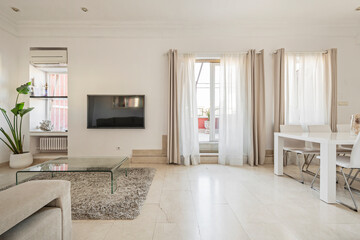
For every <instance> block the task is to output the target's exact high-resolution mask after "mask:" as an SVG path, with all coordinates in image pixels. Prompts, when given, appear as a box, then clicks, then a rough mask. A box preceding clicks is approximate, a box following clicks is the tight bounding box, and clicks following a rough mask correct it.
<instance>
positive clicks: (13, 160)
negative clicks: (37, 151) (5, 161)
mask: <svg viewBox="0 0 360 240" xmlns="http://www.w3.org/2000/svg"><path fill="white" fill-rule="evenodd" d="M32 163H33V156H32V154H31V153H22V154H13V153H11V155H10V163H9V166H10V168H24V167H28V166H30V165H31V164H32Z"/></svg>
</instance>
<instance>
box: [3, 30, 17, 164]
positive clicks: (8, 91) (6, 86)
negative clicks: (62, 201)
mask: <svg viewBox="0 0 360 240" xmlns="http://www.w3.org/2000/svg"><path fill="white" fill-rule="evenodd" d="M17 47H18V39H17V38H16V37H14V36H13V35H11V34H9V33H7V32H5V31H3V30H1V29H0V107H1V108H4V109H5V110H6V111H7V112H8V113H9V112H10V109H11V108H13V104H14V101H15V98H14V97H15V94H14V93H15V88H16V84H17V81H18V55H17ZM6 126H7V124H6V122H5V119H4V118H3V116H2V114H1V115H0V127H3V128H4V129H6V130H8V128H7V127H6ZM0 137H1V138H3V135H2V134H1V133H0ZM9 156H10V151H9V150H8V148H7V147H6V146H5V144H3V143H2V142H0V163H2V162H6V161H9Z"/></svg>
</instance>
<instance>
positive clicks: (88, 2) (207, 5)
mask: <svg viewBox="0 0 360 240" xmlns="http://www.w3.org/2000/svg"><path fill="white" fill-rule="evenodd" d="M359 6H360V0H103V1H101V0H61V1H56V0H1V1H0V14H1V15H2V16H3V17H5V18H6V19H7V20H9V21H10V22H13V23H14V24H22V23H32V22H35V23H39V22H40V23H42V22H82V23H84V22H85V23H86V22H89V23H94V22H127V23H128V22H165V23H183V24H215V23H216V24H228V23H231V24H251V23H257V24H258V23H267V24H286V23H305V24H309V23H311V24H336V25H342V24H351V25H355V24H359V23H360V12H356V11H355V8H357V7H359ZM11 7H16V8H19V9H20V12H18V13H15V12H14V11H13V10H12V9H11ZM81 7H86V8H88V10H89V11H88V12H87V13H84V12H82V11H81Z"/></svg>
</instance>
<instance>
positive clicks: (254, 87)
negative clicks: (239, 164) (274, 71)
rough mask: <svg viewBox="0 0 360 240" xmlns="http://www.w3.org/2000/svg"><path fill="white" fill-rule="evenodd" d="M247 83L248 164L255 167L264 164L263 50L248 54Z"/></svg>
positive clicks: (251, 51)
mask: <svg viewBox="0 0 360 240" xmlns="http://www.w3.org/2000/svg"><path fill="white" fill-rule="evenodd" d="M248 64H249V68H248V71H249V75H248V77H249V82H250V91H251V97H250V104H249V106H250V108H251V111H250V117H251V121H250V122H251V123H252V124H250V126H251V134H250V136H251V139H252V144H251V145H252V146H251V148H250V149H251V151H250V152H249V158H248V163H249V164H250V165H251V166H257V165H260V164H264V163H265V140H266V136H265V77H264V50H261V51H260V52H259V53H256V52H255V50H250V51H249V53H248Z"/></svg>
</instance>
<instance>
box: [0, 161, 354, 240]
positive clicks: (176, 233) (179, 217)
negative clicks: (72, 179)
mask: <svg viewBox="0 0 360 240" xmlns="http://www.w3.org/2000/svg"><path fill="white" fill-rule="evenodd" d="M132 166H133V167H153V168H156V169H157V173H156V175H155V178H154V181H153V183H152V186H151V188H150V191H149V194H148V196H147V200H146V202H145V205H144V206H143V207H142V210H141V214H140V216H139V217H138V218H137V219H135V220H128V221H98V220H97V221H88V220H87V221H73V239H75V240H85V239H86V240H92V239H93V240H113V239H124V240H132V239H136V240H142V239H144V240H162V239H164V240H197V239H202V240H213V239H214V240H215V239H216V240H232V239H244V240H245V239H253V240H257V239H259V240H266V239H274V240H281V239H290V240H297V239H306V240H308V239H309V240H310V239H314V240H315V239H316V240H320V239H326V240H332V239H341V240H343V239H345V240H350V239H360V213H356V212H354V211H351V210H349V209H347V208H345V207H343V206H341V205H339V204H331V205H330V204H326V203H324V202H322V201H320V200H319V194H318V193H317V192H316V191H314V190H311V189H310V187H309V181H310V180H311V178H310V177H308V178H307V183H306V184H305V185H302V184H300V183H298V182H296V181H294V180H292V179H290V178H288V177H278V176H274V174H273V166H272V165H265V166H261V167H249V166H243V167H230V166H221V165H199V166H191V167H185V166H173V165H162V164H152V165H151V164H146V165H145V164H142V165H141V164H136V165H132ZM288 170H289V171H293V172H294V173H296V171H295V168H291V167H289V168H288ZM1 174H2V175H1ZM11 174H13V173H9V174H7V175H5V174H4V170H1V169H0V180H1V183H3V179H4V177H5V176H7V177H9V176H10V175H11ZM340 185H341V184H339V187H338V195H339V197H340V198H343V200H344V201H348V202H349V198H347V197H345V196H344V194H345V192H344V191H342V188H341V186H340ZM355 198H356V199H357V200H358V202H360V195H358V194H355Z"/></svg>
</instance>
